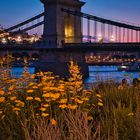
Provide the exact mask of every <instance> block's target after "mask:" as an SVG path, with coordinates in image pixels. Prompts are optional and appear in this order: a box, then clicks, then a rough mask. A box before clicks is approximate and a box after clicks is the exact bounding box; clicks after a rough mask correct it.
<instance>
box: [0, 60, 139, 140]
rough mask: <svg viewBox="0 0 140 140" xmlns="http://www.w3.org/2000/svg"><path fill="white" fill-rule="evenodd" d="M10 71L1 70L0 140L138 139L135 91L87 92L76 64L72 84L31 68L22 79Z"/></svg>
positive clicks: (103, 88) (102, 87) (113, 88)
mask: <svg viewBox="0 0 140 140" xmlns="http://www.w3.org/2000/svg"><path fill="white" fill-rule="evenodd" d="M1 64H2V63H1ZM9 69H10V68H8V69H7V68H5V67H4V66H3V65H1V69H0V139H2V140H46V139H47V140H86V139H88V140H94V139H99V140H100V139H103V140H104V139H113V140H119V139H121V140H126V139H130V140H133V139H137V138H138V136H139V132H140V126H139V123H138V121H139V120H138V118H139V116H140V115H139V112H140V111H139V102H138V100H139V90H138V89H137V88H136V87H125V88H124V89H121V90H120V89H118V88H117V86H116V85H111V84H109V85H108V84H106V83H104V84H101V85H99V86H98V87H96V88H93V89H91V90H86V89H84V84H83V79H82V75H81V73H80V69H79V67H78V65H77V64H76V63H75V62H73V61H71V62H70V64H69V73H70V77H69V78H68V79H67V80H63V79H62V78H60V77H59V76H55V75H54V74H53V73H51V72H38V73H36V74H32V75H31V74H29V72H28V71H27V68H26V67H25V71H24V73H23V75H22V76H21V77H20V78H14V77H13V75H12V71H10V70H9ZM135 124H137V125H135ZM135 126H136V127H135Z"/></svg>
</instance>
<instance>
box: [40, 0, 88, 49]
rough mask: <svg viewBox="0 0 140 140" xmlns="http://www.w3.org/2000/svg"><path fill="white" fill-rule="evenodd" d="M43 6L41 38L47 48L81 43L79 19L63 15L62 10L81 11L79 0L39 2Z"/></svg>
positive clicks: (47, 0)
mask: <svg viewBox="0 0 140 140" xmlns="http://www.w3.org/2000/svg"><path fill="white" fill-rule="evenodd" d="M40 1H41V2H42V3H43V4H44V9H45V16H44V31H43V38H44V41H45V44H46V46H45V47H48V48H52V47H53V48H61V47H62V44H63V43H64V42H65V43H81V42H82V32H81V17H78V16H73V15H70V14H68V13H64V12H63V10H62V9H68V10H72V11H77V12H80V11H81V7H82V6H83V5H84V4H85V3H84V2H81V1H79V0H40Z"/></svg>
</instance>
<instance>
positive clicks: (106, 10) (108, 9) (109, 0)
mask: <svg viewBox="0 0 140 140" xmlns="http://www.w3.org/2000/svg"><path fill="white" fill-rule="evenodd" d="M83 1H85V2H86V5H85V6H84V7H83V8H82V11H83V12H86V13H89V14H92V15H93V14H94V15H96V16H101V17H104V18H109V19H115V20H117V19H118V20H119V21H128V22H129V23H136V24H140V0H83ZM42 11H43V5H42V4H41V2H40V1H39V0H0V24H1V25H3V26H4V27H9V26H11V25H14V24H17V23H19V22H21V21H24V20H26V19H28V18H30V17H32V16H35V15H37V14H39V13H41V12H42Z"/></svg>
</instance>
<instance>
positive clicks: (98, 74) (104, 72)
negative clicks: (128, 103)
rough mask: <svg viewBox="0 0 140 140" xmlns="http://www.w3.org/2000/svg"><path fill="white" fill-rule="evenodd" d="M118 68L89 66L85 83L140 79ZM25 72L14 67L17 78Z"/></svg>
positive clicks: (137, 73) (30, 70) (136, 74)
mask: <svg viewBox="0 0 140 140" xmlns="http://www.w3.org/2000/svg"><path fill="white" fill-rule="evenodd" d="M117 69H118V66H89V78H88V79H86V80H85V83H90V84H92V83H96V82H102V81H112V80H114V81H115V82H121V80H122V79H123V78H126V79H127V80H128V82H129V83H132V80H133V79H134V78H138V77H140V73H139V72H124V71H122V72H120V71H118V70H117ZM28 70H29V72H30V73H31V74H33V73H34V71H35V68H34V67H29V68H28ZM23 71H24V69H23V67H14V68H13V75H14V76H15V77H19V76H21V74H22V72H23Z"/></svg>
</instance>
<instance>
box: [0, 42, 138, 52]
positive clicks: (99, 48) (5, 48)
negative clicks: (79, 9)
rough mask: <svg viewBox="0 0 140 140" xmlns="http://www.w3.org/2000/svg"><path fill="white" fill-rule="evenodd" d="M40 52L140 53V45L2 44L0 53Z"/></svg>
mask: <svg viewBox="0 0 140 140" xmlns="http://www.w3.org/2000/svg"><path fill="white" fill-rule="evenodd" d="M15 50H29V51H30V50H38V51H79V52H80V51H83V52H86V51H131V52H136V51H138V52H139V51H140V43H69V44H64V45H63V47H62V48H47V47H45V46H39V45H34V44H14V45H11V44H7V45H6V44H5V45H4V44H0V51H15Z"/></svg>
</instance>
